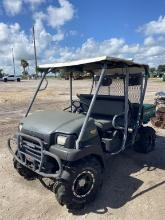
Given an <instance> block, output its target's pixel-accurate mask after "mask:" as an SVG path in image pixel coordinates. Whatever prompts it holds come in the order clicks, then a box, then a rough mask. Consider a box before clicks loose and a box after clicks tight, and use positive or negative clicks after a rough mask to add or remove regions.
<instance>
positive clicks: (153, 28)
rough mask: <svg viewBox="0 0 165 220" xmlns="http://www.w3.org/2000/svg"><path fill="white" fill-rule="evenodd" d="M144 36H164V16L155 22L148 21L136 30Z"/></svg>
mask: <svg viewBox="0 0 165 220" xmlns="http://www.w3.org/2000/svg"><path fill="white" fill-rule="evenodd" d="M138 31H139V32H142V33H144V34H145V35H156V34H165V16H160V17H159V18H158V20H157V21H150V22H149V23H146V24H144V25H142V26H141V27H139V28H138Z"/></svg>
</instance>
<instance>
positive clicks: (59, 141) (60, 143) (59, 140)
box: [57, 135, 67, 145]
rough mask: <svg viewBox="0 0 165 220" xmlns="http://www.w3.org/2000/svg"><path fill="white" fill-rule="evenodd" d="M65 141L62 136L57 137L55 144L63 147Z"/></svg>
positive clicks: (64, 137) (65, 138)
mask: <svg viewBox="0 0 165 220" xmlns="http://www.w3.org/2000/svg"><path fill="white" fill-rule="evenodd" d="M66 140H67V137H66V136H62V135H59V136H57V144H59V145H65V143H66Z"/></svg>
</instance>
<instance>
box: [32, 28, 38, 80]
mask: <svg viewBox="0 0 165 220" xmlns="http://www.w3.org/2000/svg"><path fill="white" fill-rule="evenodd" d="M33 46H34V59H35V70H36V76H37V77H38V72H37V51H36V39H35V29H34V25H33Z"/></svg>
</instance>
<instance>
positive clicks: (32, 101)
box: [25, 71, 48, 118]
mask: <svg viewBox="0 0 165 220" xmlns="http://www.w3.org/2000/svg"><path fill="white" fill-rule="evenodd" d="M47 73H48V72H47V71H45V72H44V74H43V76H42V78H41V80H40V82H39V85H38V87H37V89H36V92H35V94H34V96H33V98H32V100H31V102H30V105H29V107H28V110H27V112H26V114H25V118H26V117H27V116H28V114H29V112H30V110H31V107H32V105H33V103H34V101H35V99H36V96H37V94H38V92H39V91H40V88H41V85H42V83H43V81H44V79H45V76H46V74H47Z"/></svg>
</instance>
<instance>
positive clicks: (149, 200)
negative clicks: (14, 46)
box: [0, 79, 165, 220]
mask: <svg viewBox="0 0 165 220" xmlns="http://www.w3.org/2000/svg"><path fill="white" fill-rule="evenodd" d="M37 84H38V81H22V82H21V83H17V82H8V83H3V82H0V219H3V220H10V219H24V220H26V219H31V220H32V219H49V220H51V219H53V220H54V219H57V220H58V219H70V220H72V219H112V220H113V219H120V220H121V219H122V220H126V219H127V220H129V219H130V220H132V219H134V220H139V219H140V220H143V219H144V220H147V219H149V220H163V219H165V130H161V129H156V132H157V141H156V149H155V151H154V152H152V153H149V154H148V155H141V154H138V153H135V152H133V151H132V150H129V151H126V152H124V153H122V154H120V155H117V156H115V157H112V158H111V160H110V161H109V167H108V169H107V170H106V172H105V180H104V184H103V187H102V189H101V191H100V194H99V195H98V196H97V199H96V201H95V202H94V203H92V204H90V205H88V206H87V207H86V208H85V209H84V210H82V211H81V212H77V213H74V214H73V213H69V212H68V211H67V209H66V208H65V207H61V206H60V205H59V204H58V203H57V201H56V200H55V197H54V194H53V193H52V192H51V191H49V190H48V189H46V188H45V187H43V185H42V184H41V183H40V182H39V181H38V180H35V181H29V182H27V181H25V180H24V179H23V178H21V177H20V176H19V175H18V174H17V172H16V171H15V170H14V168H13V165H12V156H11V155H10V153H9V152H8V149H7V147H6V143H7V138H8V137H11V136H12V135H13V134H14V132H15V131H16V129H17V126H18V122H19V120H20V119H21V118H22V117H23V115H24V114H25V112H26V109H27V106H28V104H29V101H30V99H31V97H32V94H33V93H34V91H35V88H36V86H37ZM90 84H91V82H90V81H88V80H84V81H74V85H73V86H74V89H75V92H74V95H75V94H76V93H80V92H84V91H87V90H88V89H89V86H90ZM163 90H165V83H163V82H161V81H159V80H158V79H154V80H149V83H148V89H147V94H146V98H145V102H148V103H153V101H154V94H155V92H157V91H163ZM68 94H69V82H68V81H65V80H55V79H51V80H50V81H49V87H48V90H46V91H43V92H41V93H40V95H39V97H38V99H37V101H36V103H35V105H34V107H33V109H32V111H39V110H43V109H62V108H64V107H65V106H67V103H68V101H69V96H68Z"/></svg>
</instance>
